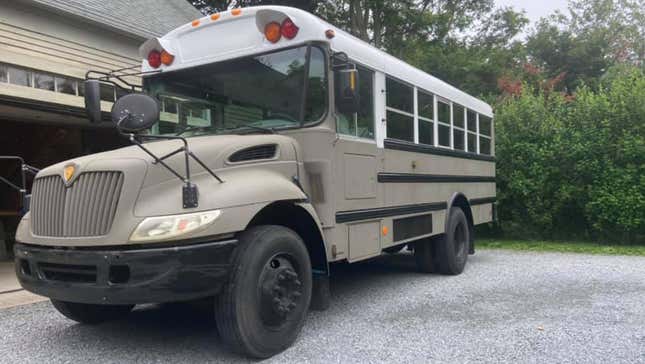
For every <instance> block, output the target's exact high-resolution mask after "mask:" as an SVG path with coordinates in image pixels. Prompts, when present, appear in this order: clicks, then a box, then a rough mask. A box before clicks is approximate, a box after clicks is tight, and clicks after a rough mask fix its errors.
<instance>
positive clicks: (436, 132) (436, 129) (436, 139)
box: [432, 94, 439, 147]
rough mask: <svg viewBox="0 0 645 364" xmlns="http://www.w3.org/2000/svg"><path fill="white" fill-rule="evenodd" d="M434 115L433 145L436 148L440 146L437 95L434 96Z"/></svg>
mask: <svg viewBox="0 0 645 364" xmlns="http://www.w3.org/2000/svg"><path fill="white" fill-rule="evenodd" d="M432 113H433V114H434V120H435V123H434V124H433V125H432V128H433V133H432V138H433V139H434V141H433V143H432V145H434V146H435V147H436V146H438V145H439V110H438V108H437V95H435V94H432Z"/></svg>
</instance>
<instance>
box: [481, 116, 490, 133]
mask: <svg viewBox="0 0 645 364" xmlns="http://www.w3.org/2000/svg"><path fill="white" fill-rule="evenodd" d="M490 131H491V118H489V117H488V116H484V115H481V114H480V115H479V134H483V135H487V136H490Z"/></svg>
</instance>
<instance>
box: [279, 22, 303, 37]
mask: <svg viewBox="0 0 645 364" xmlns="http://www.w3.org/2000/svg"><path fill="white" fill-rule="evenodd" d="M280 30H281V32H282V36H283V37H285V38H287V39H293V38H295V37H296V35H297V34H298V30H300V29H299V28H298V27H297V26H296V24H294V22H293V21H292V20H291V19H289V18H287V19H285V20H284V21H283V22H282V25H281V26H280Z"/></svg>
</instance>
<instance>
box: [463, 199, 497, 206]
mask: <svg viewBox="0 0 645 364" xmlns="http://www.w3.org/2000/svg"><path fill="white" fill-rule="evenodd" d="M495 201H497V197H484V198H473V199H472V200H470V201H469V202H470V205H471V206H475V205H485V204H487V203H493V202H495Z"/></svg>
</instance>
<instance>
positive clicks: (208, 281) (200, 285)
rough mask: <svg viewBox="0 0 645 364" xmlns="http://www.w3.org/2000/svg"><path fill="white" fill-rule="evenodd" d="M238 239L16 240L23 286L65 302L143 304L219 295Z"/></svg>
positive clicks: (17, 258) (15, 247)
mask: <svg viewBox="0 0 645 364" xmlns="http://www.w3.org/2000/svg"><path fill="white" fill-rule="evenodd" d="M236 245H237V241H236V240H225V241H216V242H209V243H201V244H193V245H185V246H172V247H163V248H141V249H136V250H119V249H117V248H111V249H108V248H101V249H80V248H59V247H55V248H53V247H43V246H35V245H27V244H16V245H15V246H14V252H15V257H16V275H17V276H18V280H19V282H20V284H21V285H22V287H24V288H25V289H26V290H28V291H31V292H33V293H36V294H39V295H42V296H45V297H49V298H53V299H56V300H61V301H68V302H78V303H93V304H141V303H161V302H172V301H186V300H192V299H197V298H202V297H207V296H212V295H216V294H217V293H218V292H219V290H220V288H221V287H222V284H223V283H224V281H225V279H226V277H227V275H228V272H229V269H230V256H231V254H232V252H233V249H234V248H235V246H236Z"/></svg>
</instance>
